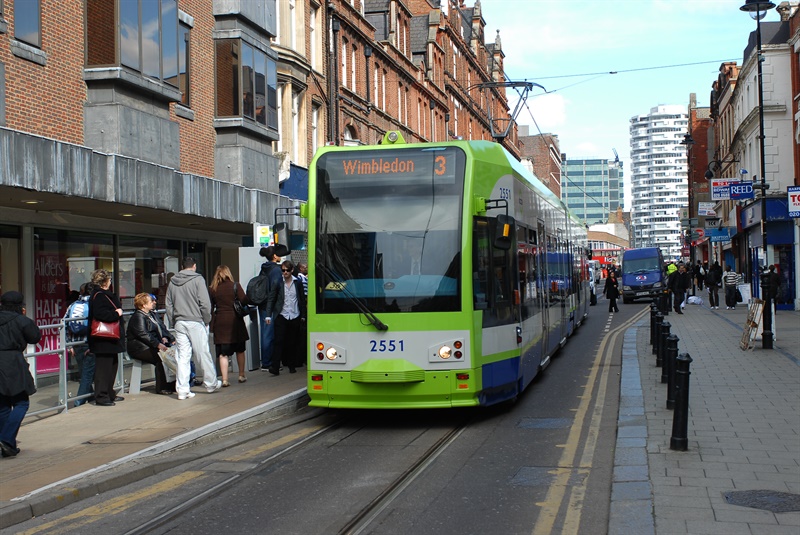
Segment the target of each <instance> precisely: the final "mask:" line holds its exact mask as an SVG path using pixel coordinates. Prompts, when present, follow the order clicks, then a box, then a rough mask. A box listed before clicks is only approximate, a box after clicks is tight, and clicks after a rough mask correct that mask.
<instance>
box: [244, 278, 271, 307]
mask: <svg viewBox="0 0 800 535" xmlns="http://www.w3.org/2000/svg"><path fill="white" fill-rule="evenodd" d="M270 271H271V269H270V270H267V271H266V272H264V270H262V271H261V272H260V273H259V274H258V275H256V276H255V277H253V278H252V279H250V282H248V283H247V290H245V295H247V300H248V301H250V303H251V304H253V305H256V306H261V305H264V304H266V303H267V298H268V297H269V272H270Z"/></svg>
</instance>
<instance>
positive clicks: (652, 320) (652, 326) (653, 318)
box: [650, 300, 658, 345]
mask: <svg viewBox="0 0 800 535" xmlns="http://www.w3.org/2000/svg"><path fill="white" fill-rule="evenodd" d="M657 313H658V305H657V304H656V302H655V300H653V302H652V303H650V345H653V344H655V340H656V333H655V330H656V314H657Z"/></svg>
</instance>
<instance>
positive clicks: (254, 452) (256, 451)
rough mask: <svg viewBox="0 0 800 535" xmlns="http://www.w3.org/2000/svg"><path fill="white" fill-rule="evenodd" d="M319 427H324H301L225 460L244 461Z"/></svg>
mask: <svg viewBox="0 0 800 535" xmlns="http://www.w3.org/2000/svg"><path fill="white" fill-rule="evenodd" d="M321 429H324V427H323V426H321V425H315V426H312V427H309V428H308V429H301V430H300V431H297V432H295V433H291V434H288V435H286V436H285V437H282V438H279V439H278V440H273V441H271V442H267V443H266V444H264V445H262V446H259V447H258V448H254V449H251V450H247V451H246V452H244V453H242V454H241V455H235V456H233V457H228V458H227V459H225V460H226V461H244V460H246V459H250V458H252V457H255V456H256V455H260V454H262V453H264V452H265V451H269V450H271V449H274V448H279V447H281V446H285V445H286V444H290V443H292V442H294V441H296V440H300V439H302V438H305V437H307V436H309V435H312V434H314V433H317V432H319V431H320V430H321Z"/></svg>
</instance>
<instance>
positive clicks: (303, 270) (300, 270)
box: [295, 262, 308, 297]
mask: <svg viewBox="0 0 800 535" xmlns="http://www.w3.org/2000/svg"><path fill="white" fill-rule="evenodd" d="M295 276H296V277H297V278H298V279H300V282H302V283H303V295H305V296H306V297H308V264H306V263H305V262H298V264H297V269H295Z"/></svg>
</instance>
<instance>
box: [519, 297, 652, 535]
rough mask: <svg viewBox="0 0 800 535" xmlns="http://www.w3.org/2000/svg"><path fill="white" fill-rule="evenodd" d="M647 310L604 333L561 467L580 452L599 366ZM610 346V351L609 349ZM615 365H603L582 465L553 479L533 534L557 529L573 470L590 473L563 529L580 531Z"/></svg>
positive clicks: (575, 491)
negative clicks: (612, 331) (611, 374)
mask: <svg viewBox="0 0 800 535" xmlns="http://www.w3.org/2000/svg"><path fill="white" fill-rule="evenodd" d="M645 312H646V311H642V312H641V313H639V314H637V315H635V316H634V317H633V318H631V319H630V320H628V321H626V322H625V323H623V324H622V325H621V326H619V327H617V329H616V330H615V332H614V334H613V335H612V336H610V337H604V339H603V341H602V342H601V344H600V347H599V348H598V350H597V354H596V356H595V359H594V363H593V365H592V371H591V373H590V377H591V380H590V381H589V383H588V385H587V388H586V389H585V391H584V394H583V395H582V396H580V398H581V403H580V405H579V406H578V410H577V412H576V413H575V421H574V422H573V424H572V427H571V428H570V432H569V436H568V438H567V443H566V444H564V445H563V447H564V451H563V453H562V454H561V459H560V460H559V462H558V466H560V467H572V466H575V459H576V458H577V455H578V447H579V445H580V438H581V435H582V433H583V426H584V421H585V419H586V416H587V414H588V412H589V404H590V402H591V399H592V398H593V394H594V389H595V383H596V378H597V374H598V370H600V369H601V363H603V362H604V361H608V360H610V359H611V357H612V355H611V351H610V349H611V348H613V347H614V342H616V339H617V337H618V336H619V333H620V332H624V331H625V330H626V329H627V328H628V327H629V326H630V325H632V324H633V323H635V322H636V321H638V320H639V318H640V317H641V316H643V315H644V314H645ZM606 347H609V351H606ZM610 369H611V366H609V365H605V366H602V375H601V378H600V381H599V384H598V394H597V398H596V401H595V404H594V409H593V411H592V417H591V420H590V424H589V429H588V431H587V433H588V434H587V438H586V442H585V445H584V449H583V453H582V455H581V460H580V465H579V467H577V468H572V469H563V470H559V471H558V473H557V474H556V477H555V478H554V481H553V483H552V484H551V485H550V488H549V489H548V490H547V496H546V498H545V501H544V502H540V503H537V504H536V505H538V506H540V507H541V511H540V512H539V516H538V517H537V519H536V524H535V525H534V528H533V535H549V534H550V533H553V532H554V530H555V523H556V519H557V517H558V512H559V510H560V509H561V506H562V504H563V502H564V497H565V495H566V492H567V486H568V484H569V482H570V475H571V474H573V473H579V474H583V473H585V474H586V477H585V478H581V482H580V483H578V484H576V485H574V486H573V487H572V489H571V491H570V497H569V502H568V505H567V509H566V512H565V518H564V525H563V527H562V529H561V530H560V533H562V534H565V533H578V527H579V526H580V522H581V509H582V505H583V499H584V497H585V494H586V487H587V485H588V481H589V475H590V472H591V470H590V469H591V467H592V462H593V459H594V450H595V448H596V446H597V436H598V434H599V430H600V419H601V417H602V412H603V405H604V401H605V400H604V398H605V395H606V389H607V384H608V377H609V373H610Z"/></svg>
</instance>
